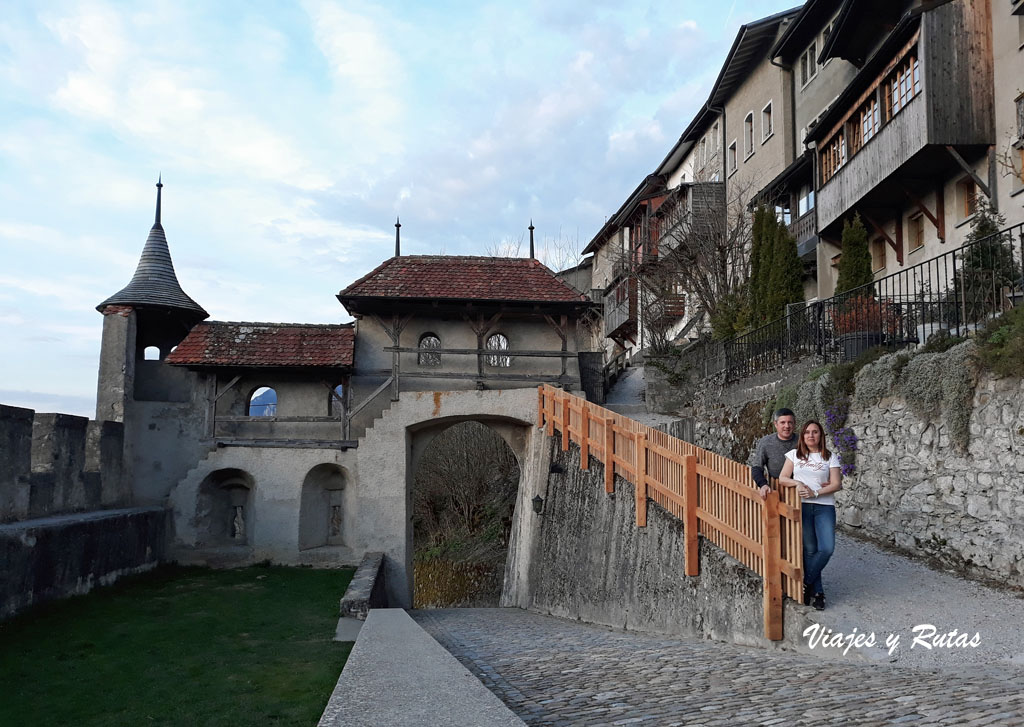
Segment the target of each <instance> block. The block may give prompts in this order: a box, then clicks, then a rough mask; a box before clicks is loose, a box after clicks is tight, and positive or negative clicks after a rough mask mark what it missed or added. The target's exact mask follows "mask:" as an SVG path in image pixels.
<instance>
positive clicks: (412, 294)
mask: <svg viewBox="0 0 1024 727" xmlns="http://www.w3.org/2000/svg"><path fill="white" fill-rule="evenodd" d="M396 298H400V299H406V300H408V299H418V300H445V301H490V302H511V303H572V304H586V303H588V302H589V301H588V300H587V298H585V297H584V296H582V295H580V294H579V293H578V292H576V291H575V290H574V289H573V288H572V287H571V286H570V285H568V284H567V283H565V282H564V281H562V280H560V279H559V278H558V277H556V276H555V274H554V273H553V272H552V271H551V270H549V269H548V268H547V267H546V266H544V265H542V264H541V263H540V262H539V261H537V260H534V259H532V258H502V257H475V256H463V255H402V256H401V257H393V258H390V259H388V260H385V261H384V262H383V263H381V264H380V265H378V266H377V267H376V268H375V269H374V270H372V271H371V272H369V273H368V274H366V275H364V276H363V277H361V278H360V279H359V280H357V281H355V282H354V283H352V284H351V285H349V286H348V287H347V288H345V289H344V290H342V291H341V292H340V293H338V300H340V301H341V302H342V304H343V305H345V306H346V307H348V306H349V304H350V303H354V302H358V301H365V300H372V299H389V300H390V299H396Z"/></svg>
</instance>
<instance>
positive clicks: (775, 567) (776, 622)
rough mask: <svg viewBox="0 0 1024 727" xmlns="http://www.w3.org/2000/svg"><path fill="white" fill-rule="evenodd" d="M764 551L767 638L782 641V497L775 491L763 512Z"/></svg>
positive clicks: (768, 497)
mask: <svg viewBox="0 0 1024 727" xmlns="http://www.w3.org/2000/svg"><path fill="white" fill-rule="evenodd" d="M761 527H762V529H763V530H762V532H763V536H764V537H763V539H762V542H761V544H762V546H763V549H764V552H763V558H764V636H765V638H766V639H768V640H770V641H779V640H781V639H782V568H781V560H782V553H781V545H782V544H781V540H780V538H779V493H778V492H776V491H775V490H771V491H770V492H769V493H768V496H767V497H766V498H765V500H764V507H762V508H761Z"/></svg>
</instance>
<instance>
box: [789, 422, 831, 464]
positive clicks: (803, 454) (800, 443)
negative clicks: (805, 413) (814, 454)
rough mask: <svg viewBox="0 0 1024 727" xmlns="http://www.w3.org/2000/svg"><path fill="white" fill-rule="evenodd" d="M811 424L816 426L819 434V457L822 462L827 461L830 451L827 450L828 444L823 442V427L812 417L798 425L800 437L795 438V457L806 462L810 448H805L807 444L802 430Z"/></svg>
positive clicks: (805, 429)
mask: <svg viewBox="0 0 1024 727" xmlns="http://www.w3.org/2000/svg"><path fill="white" fill-rule="evenodd" d="M812 424H813V425H814V426H816V427H817V428H818V432H819V434H820V437H819V439H818V441H819V442H820V445H819V446H820V449H821V459H822V461H824V462H828V461H829V459H830V458H831V457H832V453H831V452H829V451H828V445H827V444H825V427H823V426H821V422H819V421H816V420H814V419H808V420H807V421H806V422H804V425H803V426H802V427H800V437H799V438H798V439H797V440H796V456H797V459H802V460H803V461H805V462H806V461H807V459H808V458H809V457H810V456H811V450H809V449H807V445H806V444H805V443H804V432H806V431H807V428H808V427H809V426H811V425H812Z"/></svg>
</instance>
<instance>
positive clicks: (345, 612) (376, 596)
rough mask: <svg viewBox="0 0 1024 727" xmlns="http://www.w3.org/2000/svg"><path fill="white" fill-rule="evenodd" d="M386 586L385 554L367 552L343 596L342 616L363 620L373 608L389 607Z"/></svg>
mask: <svg viewBox="0 0 1024 727" xmlns="http://www.w3.org/2000/svg"><path fill="white" fill-rule="evenodd" d="M387 605H388V604H387V595H386V593H385V588H384V554H383V553H367V554H366V555H364V556H363V559H362V561H360V563H359V568H357V569H356V573H355V575H354V576H352V580H351V581H350V582H349V584H348V588H346V589H345V595H344V596H342V597H341V603H340V611H341V615H342V616H348V617H354V618H357V619H359V620H360V621H363V620H365V619H366V615H367V614H368V613H369V612H370V609H371V608H387Z"/></svg>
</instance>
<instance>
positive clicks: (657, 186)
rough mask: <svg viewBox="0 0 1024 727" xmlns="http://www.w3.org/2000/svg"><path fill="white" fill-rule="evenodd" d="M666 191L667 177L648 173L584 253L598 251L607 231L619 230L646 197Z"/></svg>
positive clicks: (598, 232)
mask: <svg viewBox="0 0 1024 727" xmlns="http://www.w3.org/2000/svg"><path fill="white" fill-rule="evenodd" d="M665 192H666V189H665V177H664V176H662V175H660V174H648V175H647V176H646V177H644V179H643V181H642V182H640V184H638V185H637V188H636V189H634V190H633V193H632V194H630V195H629V197H627V198H626V201H625V202H623V203H622V206H621V207H619V209H618V210H617V211H616V212H615V214H614V215H612V216H611V217H609V218H608V221H607V222H605V223H604V224H603V225H602V226H601V229H600V230H598V231H597V234H596V235H594V237H593V239H592V240H591V241H590V242H588V243H587V246H586V247H585V248H583V252H582V254H583V255H587V254H589V253H592V252H596V251H597V249H598V248H599V247H601V243H602V242H604V237H605V236H606V235H607V233H609V232H613V231H615V230H617V229H618V228H619V227H620V226H621V225H622V224H623V223H624V222H625V220H626V218H627V217H628V216H629V214H630V213H631V212H632V211H633V210H634V209H635V208H636V206H637V205H638V204H640V203H641V202H642V201H644V200H645V199H649V198H651V197H656V196H658V195H662V194H665Z"/></svg>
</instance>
